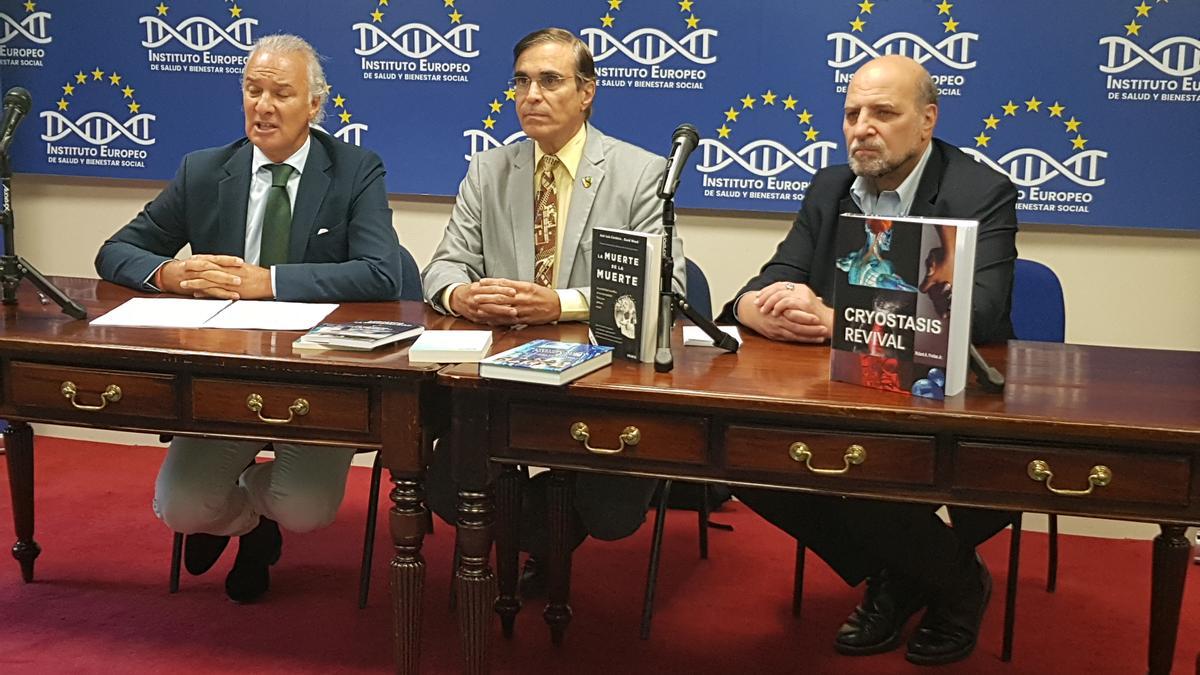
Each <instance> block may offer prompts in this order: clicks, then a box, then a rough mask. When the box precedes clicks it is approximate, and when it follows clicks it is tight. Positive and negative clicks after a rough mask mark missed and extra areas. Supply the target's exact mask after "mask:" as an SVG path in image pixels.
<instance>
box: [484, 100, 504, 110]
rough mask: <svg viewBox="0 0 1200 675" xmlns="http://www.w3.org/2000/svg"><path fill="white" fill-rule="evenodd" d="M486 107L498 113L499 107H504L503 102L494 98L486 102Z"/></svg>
mask: <svg viewBox="0 0 1200 675" xmlns="http://www.w3.org/2000/svg"><path fill="white" fill-rule="evenodd" d="M488 107H489V108H491V109H492V112H494V113H498V112H500V109H501V108H503V107H504V104H503V103H501V102H500V101H497V100H496V99H492V102H491V103H489V104H488Z"/></svg>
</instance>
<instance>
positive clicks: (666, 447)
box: [508, 403, 708, 464]
mask: <svg viewBox="0 0 1200 675" xmlns="http://www.w3.org/2000/svg"><path fill="white" fill-rule="evenodd" d="M577 425H582V426H577ZM622 437H624V439H622ZM584 439H586V440H584ZM707 440H708V421H707V420H706V419H704V418H703V417H692V416H678V415H656V414H653V413H647V412H643V411H641V410H611V409H600V410H592V409H586V408H584V409H582V410H576V409H574V408H568V407H565V406H563V407H560V406H547V405H532V404H524V403H518V404H513V405H512V407H511V408H510V409H509V427H508V443H509V446H510V447H511V448H513V449H521V450H535V451H544V452H558V453H570V454H580V455H589V456H606V455H607V456H615V457H626V458H638V459H646V460H651V461H658V462H676V463H682V464H702V463H703V462H704V459H705V451H704V450H705V446H706V444H707ZM588 446H590V447H591V449H589V448H588Z"/></svg>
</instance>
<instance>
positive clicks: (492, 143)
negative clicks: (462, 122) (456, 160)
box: [463, 129, 525, 162]
mask: <svg viewBox="0 0 1200 675" xmlns="http://www.w3.org/2000/svg"><path fill="white" fill-rule="evenodd" d="M463 138H468V139H470V140H471V151H470V152H468V153H467V154H465V155H463V159H465V160H467V161H468V162H469V161H471V158H472V157H474V156H475V155H478V154H479V153H481V152H483V151H484V150H491V149H492V148H498V147H500V146H501V145H512V144H513V143H516V142H517V141H520V140H524V138H525V132H524V131H517V132H514V133H512V134H510V135H509V136H508V137H506V138H505V139H504V140H500V139H497V138H496V137H495V136H493V135H491V134H489V133H488V132H486V131H483V130H482V129H467V130H466V131H464V132H463Z"/></svg>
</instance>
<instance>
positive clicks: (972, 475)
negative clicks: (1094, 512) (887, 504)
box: [954, 443, 1191, 506]
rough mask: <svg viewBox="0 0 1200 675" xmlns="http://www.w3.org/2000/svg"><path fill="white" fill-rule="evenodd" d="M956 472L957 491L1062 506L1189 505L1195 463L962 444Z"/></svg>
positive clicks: (1167, 457)
mask: <svg viewBox="0 0 1200 675" xmlns="http://www.w3.org/2000/svg"><path fill="white" fill-rule="evenodd" d="M1032 462H1042V463H1043V466H1041V467H1040V468H1042V469H1044V471H1042V472H1040V474H1039V475H1040V476H1041V477H1042V479H1041V480H1037V479H1035V478H1033V477H1031V473H1036V472H1034V471H1033V470H1031V469H1030V464H1031V463H1032ZM1097 467H1100V468H1097ZM1105 468H1107V470H1108V480H1107V484H1105V482H1106V481H1105V476H1104V473H1105V471H1104V469H1105ZM1046 471H1048V472H1049V474H1050V475H1049V476H1047V475H1046V473H1045V472H1046ZM954 473H955V479H954V486H955V487H956V488H966V489H971V490H981V491H989V492H1006V493H1016V494H1022V495H1034V496H1045V497H1048V498H1052V499H1061V500H1063V501H1064V502H1067V501H1071V500H1088V501H1102V502H1114V503H1138V504H1160V505H1169V506H1187V504H1188V502H1189V497H1188V488H1189V481H1190V476H1191V459H1190V458H1189V457H1186V456H1183V455H1170V454H1166V453H1134V452H1112V451H1108V452H1106V451H1091V450H1072V449H1063V448H1046V447H1039V446H1028V445H1007V444H998V443H960V444H959V447H958V451H957V454H956V457H955V461H954ZM1050 488H1053V489H1054V490H1053V491H1052V490H1051V489H1050ZM1089 490H1090V492H1089V493H1088V494H1081V493H1084V492H1088V491H1089ZM1055 491H1057V492H1055ZM1063 491H1066V492H1063Z"/></svg>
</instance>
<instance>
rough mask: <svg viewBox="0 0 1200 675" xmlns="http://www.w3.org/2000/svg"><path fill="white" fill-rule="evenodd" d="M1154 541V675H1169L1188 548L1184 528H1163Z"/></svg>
mask: <svg viewBox="0 0 1200 675" xmlns="http://www.w3.org/2000/svg"><path fill="white" fill-rule="evenodd" d="M1159 529H1160V530H1161V533H1160V534H1159V535H1158V536H1157V537H1155V538H1154V563H1153V564H1154V569H1153V577H1152V581H1151V585H1150V655H1149V656H1150V658H1149V666H1150V673H1151V675H1167V673H1170V672H1171V662H1172V661H1173V660H1174V659H1175V637H1176V633H1177V632H1178V631H1179V610H1180V608H1181V607H1182V606H1183V582H1184V579H1185V578H1186V577H1187V569H1188V568H1187V563H1188V553H1189V552H1190V551H1191V547H1190V546H1189V545H1188V541H1187V537H1186V536H1184V533H1185V532H1186V531H1187V528H1186V527H1184V526H1183V525H1160V526H1159Z"/></svg>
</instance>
